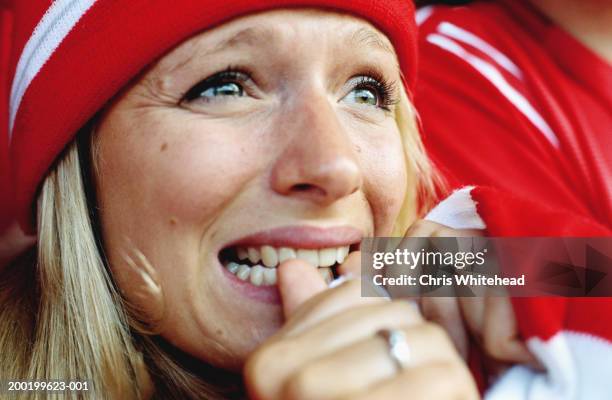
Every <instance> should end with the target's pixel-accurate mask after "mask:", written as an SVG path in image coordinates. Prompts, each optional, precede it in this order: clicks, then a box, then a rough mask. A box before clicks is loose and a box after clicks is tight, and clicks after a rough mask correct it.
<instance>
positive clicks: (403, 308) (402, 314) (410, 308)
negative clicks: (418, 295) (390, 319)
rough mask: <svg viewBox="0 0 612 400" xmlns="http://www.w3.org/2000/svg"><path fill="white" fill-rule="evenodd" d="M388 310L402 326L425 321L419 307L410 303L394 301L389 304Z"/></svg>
mask: <svg viewBox="0 0 612 400" xmlns="http://www.w3.org/2000/svg"><path fill="white" fill-rule="evenodd" d="M387 308H388V310H389V312H390V313H391V314H392V315H393V316H394V317H396V318H397V320H398V321H399V322H400V323H401V324H402V325H412V324H414V322H415V321H422V319H423V318H422V317H421V314H420V313H419V312H418V310H417V307H416V306H415V305H414V304H412V303H409V302H408V301H401V300H400V301H397V300H396V301H392V302H390V303H388V307H387Z"/></svg>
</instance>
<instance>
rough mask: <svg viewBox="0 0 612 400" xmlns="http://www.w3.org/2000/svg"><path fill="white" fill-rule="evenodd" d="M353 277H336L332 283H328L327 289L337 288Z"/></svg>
mask: <svg viewBox="0 0 612 400" xmlns="http://www.w3.org/2000/svg"><path fill="white" fill-rule="evenodd" d="M354 278H355V276H354V275H353V274H351V273H348V274H345V275H340V276H339V277H337V278H336V279H334V280H333V281H331V282H329V284H328V285H327V287H328V288H330V289H333V288H335V287H338V286H340V285H342V284H343V283H344V282H347V281H350V280H351V279H354Z"/></svg>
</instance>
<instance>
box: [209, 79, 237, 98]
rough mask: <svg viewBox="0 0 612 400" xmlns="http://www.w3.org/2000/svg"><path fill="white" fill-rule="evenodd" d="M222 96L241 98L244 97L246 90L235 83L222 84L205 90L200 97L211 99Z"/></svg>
mask: <svg viewBox="0 0 612 400" xmlns="http://www.w3.org/2000/svg"><path fill="white" fill-rule="evenodd" d="M220 96H233V97H241V96H244V89H243V88H242V87H241V86H240V85H238V84H237V83H234V82H228V83H222V84H220V85H215V86H211V87H209V88H208V89H206V90H204V91H203V92H202V93H201V94H200V96H199V97H203V98H209V99H211V98H214V97H220Z"/></svg>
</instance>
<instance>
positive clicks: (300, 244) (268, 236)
mask: <svg viewBox="0 0 612 400" xmlns="http://www.w3.org/2000/svg"><path fill="white" fill-rule="evenodd" d="M362 238H363V232H362V231H361V230H360V229H357V228H354V227H351V226H338V227H330V228H320V227H313V226H287V227H280V228H274V229H269V230H264V231H260V232H257V233H254V234H251V235H248V236H245V237H243V238H240V239H238V240H236V241H233V242H231V243H229V244H228V245H227V246H225V248H228V247H235V246H241V247H249V246H251V247H256V246H265V245H268V246H273V247H293V248H299V249H322V248H329V247H340V246H350V245H353V244H357V243H359V242H360V241H361V239H362Z"/></svg>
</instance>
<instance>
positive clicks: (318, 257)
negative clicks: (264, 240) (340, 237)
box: [228, 245, 349, 273]
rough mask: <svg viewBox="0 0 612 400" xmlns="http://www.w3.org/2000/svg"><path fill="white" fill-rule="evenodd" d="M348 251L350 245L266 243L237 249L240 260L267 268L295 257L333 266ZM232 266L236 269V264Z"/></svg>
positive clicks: (312, 263)
mask: <svg viewBox="0 0 612 400" xmlns="http://www.w3.org/2000/svg"><path fill="white" fill-rule="evenodd" d="M348 253H349V246H341V247H328V248H324V249H293V248H291V247H280V248H276V247H273V246H268V245H265V246H261V247H238V248H237V249H236V255H237V257H238V260H240V261H243V262H244V260H247V259H248V260H249V262H250V263H251V264H260V265H261V264H263V265H262V266H265V267H267V268H276V267H278V265H279V264H280V263H282V262H284V261H286V260H290V259H294V258H299V259H301V260H304V261H306V262H307V263H309V264H310V265H313V266H315V267H323V268H325V267H331V266H332V265H334V264H336V263H338V264H342V263H343V262H344V260H345V259H346V256H347V255H348ZM240 261H239V262H240ZM232 264H236V263H230V264H228V269H229V268H230V265H232ZM231 268H233V269H236V267H235V266H232V267H231ZM230 272H232V271H230ZM232 273H233V272H232Z"/></svg>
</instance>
